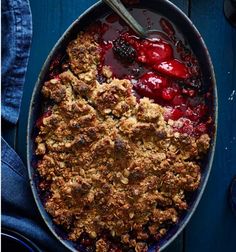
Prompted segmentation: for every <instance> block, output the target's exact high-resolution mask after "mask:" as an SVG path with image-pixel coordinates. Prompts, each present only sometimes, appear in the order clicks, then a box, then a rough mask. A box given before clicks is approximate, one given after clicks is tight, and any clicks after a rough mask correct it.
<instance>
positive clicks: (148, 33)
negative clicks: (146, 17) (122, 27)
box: [102, 0, 160, 38]
mask: <svg viewBox="0 0 236 252" xmlns="http://www.w3.org/2000/svg"><path fill="white" fill-rule="evenodd" d="M102 1H103V2H104V3H105V4H107V5H108V6H109V7H111V8H112V10H113V11H115V13H116V14H118V15H119V16H120V17H121V18H122V19H123V20H124V21H125V22H126V23H127V24H128V25H129V27H130V28H132V30H133V31H134V32H135V33H136V34H137V35H139V36H140V37H141V38H154V37H155V35H158V34H159V33H160V31H158V30H148V29H146V28H144V27H143V26H141V25H140V24H139V23H138V21H137V20H135V19H134V17H133V16H132V15H131V14H130V13H129V11H128V10H127V9H126V8H125V6H124V5H123V3H122V2H121V1H120V0H102Z"/></svg>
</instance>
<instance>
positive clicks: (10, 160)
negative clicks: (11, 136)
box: [1, 139, 67, 252]
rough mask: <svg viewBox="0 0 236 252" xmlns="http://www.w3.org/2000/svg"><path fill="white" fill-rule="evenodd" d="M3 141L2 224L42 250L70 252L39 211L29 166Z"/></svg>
mask: <svg viewBox="0 0 236 252" xmlns="http://www.w3.org/2000/svg"><path fill="white" fill-rule="evenodd" d="M1 144H2V155H1V157H2V160H1V169H2V176H1V177H2V227H5V228H8V229H12V230H15V231H17V232H18V233H21V234H23V235H24V236H25V237H27V238H28V239H30V240H32V241H33V242H34V243H35V244H36V245H37V246H38V247H39V248H40V249H41V250H42V251H53V252H54V251H58V252H60V251H67V249H66V248H65V247H64V246H63V245H61V244H60V242H59V241H57V240H56V238H54V236H53V235H52V234H51V233H50V231H49V229H48V228H47V227H46V224H45V223H44V222H43V220H42V217H41V216H40V214H39V211H38V209H37V207H36V204H35V202H34V199H33V196H32V193H31V189H30V186H29V185H30V183H29V179H28V174H27V169H26V167H25V166H24V164H23V163H22V161H21V159H20V158H19V157H18V155H17V154H16V153H15V151H14V150H13V149H12V148H11V147H10V146H9V145H8V144H7V143H6V142H5V141H4V140H3V139H2V141H1ZM9 252H11V251H9Z"/></svg>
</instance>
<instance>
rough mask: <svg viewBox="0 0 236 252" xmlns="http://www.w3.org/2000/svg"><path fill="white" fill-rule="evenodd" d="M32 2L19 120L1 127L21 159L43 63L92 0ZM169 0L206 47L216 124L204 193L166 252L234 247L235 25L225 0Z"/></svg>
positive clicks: (223, 251)
mask: <svg viewBox="0 0 236 252" xmlns="http://www.w3.org/2000/svg"><path fill="white" fill-rule="evenodd" d="M147 1H148V0H147ZM30 2H31V8H32V14H33V42H32V50H31V55H30V60H29V67H28V72H27V77H26V83H25V86H24V96H23V101H22V109H21V115H20V120H19V123H18V125H17V127H12V126H10V125H9V126H8V127H7V130H6V128H4V129H3V133H4V135H5V138H6V139H7V140H8V141H9V142H10V144H11V145H12V146H14V147H15V149H16V151H17V152H18V153H19V155H20V156H21V158H22V159H23V161H25V162H26V126H27V117H28V109H29V103H30V98H31V94H32V90H33V87H34V84H35V82H36V79H37V76H38V74H39V71H40V69H41V67H42V64H43V62H44V61H45V59H46V57H47V55H48V53H49V51H50V50H51V48H52V47H53V45H54V44H55V42H56V41H57V40H58V38H59V37H60V36H61V35H62V33H63V32H64V31H65V29H66V28H67V27H68V26H69V25H70V24H71V23H72V21H73V20H75V19H76V18H77V16H78V15H79V14H80V13H82V12H83V11H84V10H85V9H86V8H88V7H89V6H91V5H92V4H94V3H95V2H96V0H69V1H68V0H40V1H38V0H30ZM172 2H173V3H175V4H176V5H177V6H179V7H180V8H181V9H182V10H183V11H184V12H185V13H187V14H188V16H189V17H190V18H191V19H192V21H193V22H194V24H195V25H196V27H197V28H198V29H199V31H200V33H201V34H202V36H203V38H204V40H205V42H206V44H207V46H208V49H209V51H210V54H211V57H212V60H213V64H214V68H215V73H216V79H217V85H218V93H219V128H218V140H217V148H216V155H215V160H214V165H213V169H212V173H211V175H210V179H209V183H208V186H207V188H206V190H205V192H204V195H203V198H202V200H201V202H200V204H199V206H198V208H197V211H196V212H195V214H194V216H193V218H192V219H191V221H190V223H189V224H188V225H187V227H186V228H185V230H184V231H183V232H182V234H181V235H180V236H179V237H178V238H177V239H176V240H175V242H173V243H172V244H171V245H170V246H169V247H168V248H167V249H166V250H165V252H235V251H236V216H234V215H233V213H232V211H231V209H230V207H229V204H228V186H229V183H230V181H231V179H232V178H233V176H234V175H236V28H233V27H232V26H231V25H230V24H229V23H228V22H227V21H226V19H225V18H224V14H223V0H173V1H172ZM65 251H66V249H65Z"/></svg>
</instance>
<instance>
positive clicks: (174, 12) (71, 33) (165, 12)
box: [27, 0, 217, 251]
mask: <svg viewBox="0 0 236 252" xmlns="http://www.w3.org/2000/svg"><path fill="white" fill-rule="evenodd" d="M140 7H142V8H148V9H152V10H154V11H156V12H158V13H159V14H161V15H162V16H164V17H166V18H167V19H169V20H170V21H171V22H172V23H173V24H175V26H176V27H177V29H178V30H179V31H180V32H181V33H182V34H183V36H184V37H185V38H186V39H187V41H188V43H189V45H190V47H191V48H192V50H193V52H194V53H195V55H196V56H197V59H198V61H199V64H200V68H201V71H202V74H203V80H204V84H206V85H207V87H208V88H210V89H211V90H212V92H213V101H212V109H211V111H212V118H213V120H214V130H213V132H212V142H211V147H210V150H209V152H208V155H207V157H206V160H205V161H204V164H203V167H202V180H201V184H200V187H199V189H198V190H197V191H196V192H194V194H193V195H192V196H191V199H190V204H189V210H188V211H186V213H185V214H183V215H182V216H181V218H180V220H179V222H178V223H177V224H176V225H174V226H173V227H172V228H171V229H170V230H169V231H168V232H167V235H166V236H165V237H163V238H162V239H161V240H160V241H159V242H158V243H154V244H153V245H152V246H150V248H149V251H157V249H159V250H158V251H162V250H163V249H164V248H166V247H167V246H168V245H169V244H170V243H171V242H172V241H173V240H174V239H175V238H176V237H177V236H178V235H179V234H180V233H181V231H182V230H183V229H184V227H185V226H186V224H187V223H188V222H189V220H190V218H191V216H192V215H193V213H194V211H195V209H196V207H197V205H198V203H199V201H200V199H201V196H202V194H203V191H204V189H205V187H206V184H207V180H208V177H209V174H210V171H211V166H212V162H213V157H214V151H215V143H216V128H217V88H216V82H215V75H214V70H213V66H212V62H211V59H210V56H209V53H208V50H207V48H206V45H205V43H204V41H203V39H202V37H201V35H200V33H199V32H198V30H197V29H196V27H195V26H194V25H193V23H192V22H191V21H190V19H189V18H188V17H187V16H186V15H185V14H184V13H183V12H182V11H181V10H180V9H179V8H178V7H176V6H175V5H174V4H172V3H171V2H170V1H163V0H148V1H145V0H143V1H140ZM109 12H111V10H110V9H109V8H108V7H107V6H105V5H104V4H103V3H102V2H101V1H100V2H98V3H96V4H95V5H93V6H92V7H91V8H89V9H88V10H87V11H85V12H84V13H83V14H81V15H80V16H79V18H78V19H77V20H75V21H74V22H73V23H72V24H71V26H70V27H69V28H68V29H67V30H66V31H65V33H64V34H63V35H62V37H61V38H60V39H59V40H58V42H57V43H56V45H55V46H54V47H53V49H52V51H51V52H50V54H49V55H48V58H47V59H46V61H45V63H44V65H43V67H42V70H41V72H40V74H39V77H38V80H37V82H36V84H35V87H34V91H33V94H32V99H31V104H30V110H29V119H28V131H27V163H28V172H29V178H30V184H31V188H32V191H33V195H34V199H35V202H36V204H37V206H38V209H39V211H40V213H41V215H42V217H43V219H44V221H45V223H46V224H47V226H48V227H49V229H50V230H51V232H52V233H53V234H54V235H55V237H56V238H57V239H58V240H59V241H60V242H62V243H63V244H64V245H65V246H66V247H67V248H68V249H69V250H71V251H78V250H79V251H85V250H84V249H83V248H82V246H81V245H80V244H77V243H74V242H72V241H69V240H67V239H66V233H64V232H63V231H62V230H61V229H60V228H59V227H58V226H56V225H55V224H54V223H53V221H52V218H51V217H50V216H49V214H48V213H47V212H46V211H45V209H44V207H43V204H42V200H41V198H40V196H39V192H38V189H37V183H36V181H37V174H36V170H35V168H34V165H33V163H34V162H35V158H36V157H35V155H34V152H35V145H34V137H33V135H34V132H35V123H36V120H37V119H38V118H39V116H40V113H41V98H42V97H41V93H40V91H41V88H42V85H43V83H44V80H45V78H46V76H47V74H48V71H49V66H50V64H51V62H52V60H53V59H54V58H55V56H56V55H57V54H58V53H59V52H61V51H63V50H65V48H66V46H67V44H68V42H69V41H71V40H72V39H74V38H75V37H76V34H77V33H78V32H79V31H80V30H82V29H83V28H84V27H86V26H87V25H88V24H90V23H91V20H95V19H97V18H99V17H102V16H104V15H105V14H106V13H109Z"/></svg>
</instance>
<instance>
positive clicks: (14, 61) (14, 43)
mask: <svg viewBox="0 0 236 252" xmlns="http://www.w3.org/2000/svg"><path fill="white" fill-rule="evenodd" d="M1 11H2V30H1V33H2V34H1V36H2V68H1V71H2V90H1V94H2V106H1V116H2V119H3V121H7V122H8V123H10V124H12V125H14V124H16V123H17V120H18V118H19V112H20V104H21V98H22V92H23V84H24V81H25V74H26V69H27V63H28V58H29V52H30V44H31V38H32V17H31V12H30V6H29V2H28V0H2V2H1ZM8 125H9V124H8ZM5 126H6V125H5ZM2 127H4V123H3V124H2ZM3 137H4V136H3ZM1 145H2V149H1V175H2V176H1V182H2V185H1V188H2V218H1V222H2V227H5V228H8V229H12V230H15V231H17V232H18V233H21V234H23V235H24V236H26V237H27V238H28V239H30V240H32V241H33V242H34V243H35V244H36V245H37V246H38V247H39V248H40V249H41V250H42V251H59V252H60V251H68V250H67V249H66V248H65V247H64V246H63V245H62V244H61V243H60V242H59V241H58V240H57V239H56V238H55V237H54V236H53V235H52V234H51V232H50V231H49V229H48V228H47V226H46V224H45V223H44V221H43V219H42V217H41V215H40V214H39V211H38V209H37V207H36V204H35V202H34V199H33V195H32V193H31V189H30V183H29V178H28V174H27V169H26V167H25V166H24V164H23V162H22V161H21V159H20V158H19V156H18V155H17V154H16V152H15V151H14V150H13V149H12V148H11V147H10V146H9V145H8V143H7V142H6V141H5V140H4V139H3V138H2V140H1Z"/></svg>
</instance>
